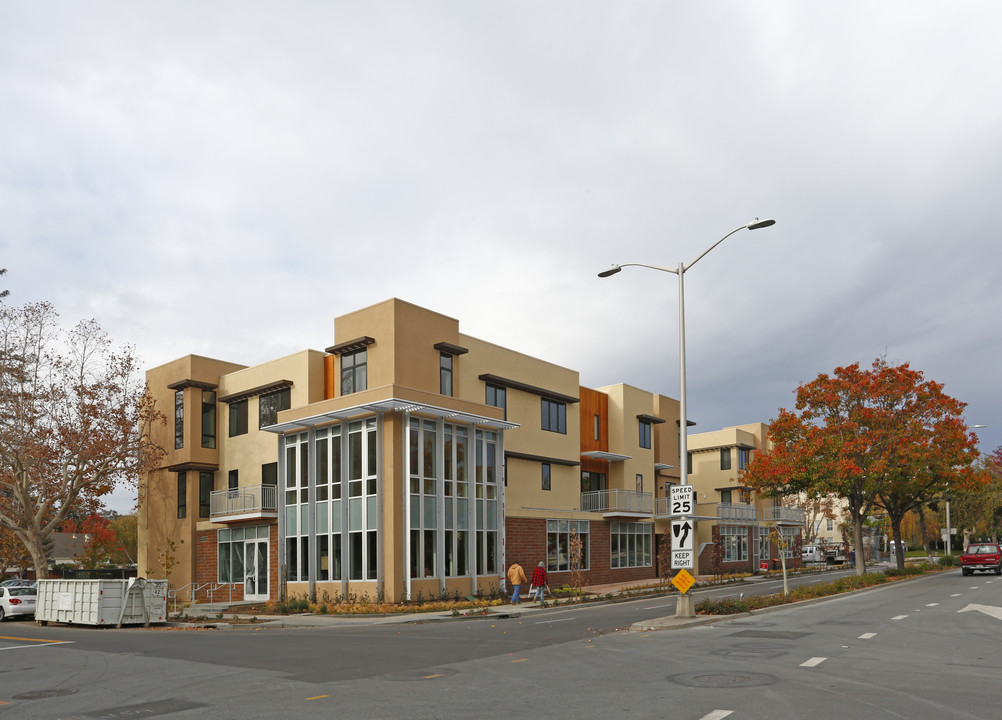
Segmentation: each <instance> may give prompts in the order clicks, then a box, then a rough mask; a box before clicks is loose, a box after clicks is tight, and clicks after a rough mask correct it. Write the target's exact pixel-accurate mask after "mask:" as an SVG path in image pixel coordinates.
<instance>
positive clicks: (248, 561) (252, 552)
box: [244, 539, 268, 600]
mask: <svg viewBox="0 0 1002 720" xmlns="http://www.w3.org/2000/svg"><path fill="white" fill-rule="evenodd" d="M267 599H268V540H267V539H258V540H245V541H244V600H267Z"/></svg>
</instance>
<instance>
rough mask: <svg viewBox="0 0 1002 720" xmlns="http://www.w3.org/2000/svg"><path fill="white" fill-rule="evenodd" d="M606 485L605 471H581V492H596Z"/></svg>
mask: <svg viewBox="0 0 1002 720" xmlns="http://www.w3.org/2000/svg"><path fill="white" fill-rule="evenodd" d="M607 487H608V485H607V483H606V477H605V473H597V472H588V471H587V470H582V471H581V492H583V493H586V492H598V491H600V490H605V489H606V488H607Z"/></svg>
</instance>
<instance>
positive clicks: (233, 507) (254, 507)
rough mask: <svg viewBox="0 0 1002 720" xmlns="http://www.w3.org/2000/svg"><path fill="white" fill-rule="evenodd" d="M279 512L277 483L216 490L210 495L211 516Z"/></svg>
mask: <svg viewBox="0 0 1002 720" xmlns="http://www.w3.org/2000/svg"><path fill="white" fill-rule="evenodd" d="M263 512H278V487H277V486H275V485H264V484H262V485H245V486H244V487H238V488H229V489H226V490H214V491H213V492H212V493H211V494H210V495H209V515H210V517H223V516H226V515H246V514H249V513H263Z"/></svg>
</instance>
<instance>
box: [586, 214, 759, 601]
mask: <svg viewBox="0 0 1002 720" xmlns="http://www.w3.org/2000/svg"><path fill="white" fill-rule="evenodd" d="M775 224H776V221H775V220H772V219H766V220H759V219H758V218H755V220H753V221H752V222H750V223H746V224H744V225H742V226H741V227H737V228H734V229H733V230H731V231H730V232H729V233H727V234H726V235H724V236H723V237H722V238H720V239H719V240H717V242H715V243H713V244H712V245H711V246H710V247H708V248H707V249H706V250H704V251H703V252H702V254H700V255H699V257H697V258H696V259H695V260H693V261H692V262H691V263H689V264H688V265H686V264H685V263H684V262H680V263H679V264H678V267H677V268H667V267H660V266H658V265H647V264H645V263H623V264H621V265H613V266H612V267H610V268H609V269H608V270H603V271H602V272H600V273H599V274H598V276H599V277H600V278H606V277H609V276H611V275H615V274H616V273H618V272H619V271H620V270H622V269H623V268H624V267H645V268H650V269H651V270H659V271H661V272H667V273H672V274H674V275H677V276H678V367H679V399H678V412H679V440H678V453H679V460H680V473H679V474H680V478H679V480H680V482H681V484H682V485H688V484H689V443H688V437H689V415H688V410H689V409H688V406H687V403H686V395H687V393H686V381H685V273H686V271H687V270H689V269H690V268H691V267H692V266H693V265H695V264H696V263H698V262H699V261H700V260H702V259H703V257H704V256H705V255H706V254H707V253H709V252H710V251H711V250H713V249H714V248H715V247H717V245H719V244H720V243H722V242H723V241H724V240H726V239H727V238H729V237H730V236H731V235H733V234H734V233H736V232H738V231H739V230H745V229H747V230H758V229H759V228H764V227H769V226H770V225H775ZM692 526H693V534H695V526H696V522H695V521H694V520H693V521H692ZM675 614H676V616H677V617H692V616H693V615H694V611H693V604H692V596H691V595H689V594H688V593H687V592H686V593H682V594H681V596H680V597H679V601H678V605H677V607H676V609H675Z"/></svg>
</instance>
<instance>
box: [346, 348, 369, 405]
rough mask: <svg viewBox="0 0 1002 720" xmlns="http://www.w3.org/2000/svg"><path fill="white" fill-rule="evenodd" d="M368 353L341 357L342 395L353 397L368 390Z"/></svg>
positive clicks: (359, 351) (349, 354) (358, 352)
mask: <svg viewBox="0 0 1002 720" xmlns="http://www.w3.org/2000/svg"><path fill="white" fill-rule="evenodd" d="M366 357H367V356H366V351H365V350H364V349H363V350H358V351H357V352H353V353H345V354H344V355H342V356H341V394H342V395H351V394H352V393H356V392H361V391H362V390H365V389H366V364H367V360H366Z"/></svg>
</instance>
